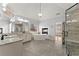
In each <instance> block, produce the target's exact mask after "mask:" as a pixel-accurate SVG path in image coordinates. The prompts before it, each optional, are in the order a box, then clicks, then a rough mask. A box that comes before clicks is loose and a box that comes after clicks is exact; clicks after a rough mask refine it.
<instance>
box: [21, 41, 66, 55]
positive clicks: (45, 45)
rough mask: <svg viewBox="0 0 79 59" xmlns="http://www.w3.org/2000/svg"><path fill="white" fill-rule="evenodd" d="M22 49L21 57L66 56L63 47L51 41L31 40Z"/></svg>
mask: <svg viewBox="0 0 79 59" xmlns="http://www.w3.org/2000/svg"><path fill="white" fill-rule="evenodd" d="M24 48H25V50H24V53H23V56H66V49H65V47H64V46H62V44H58V43H57V41H56V42H55V41H53V40H32V41H30V42H27V43H24Z"/></svg>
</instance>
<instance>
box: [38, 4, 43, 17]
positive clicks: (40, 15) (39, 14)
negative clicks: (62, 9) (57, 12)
mask: <svg viewBox="0 0 79 59" xmlns="http://www.w3.org/2000/svg"><path fill="white" fill-rule="evenodd" d="M38 16H39V17H42V12H41V3H40V12H39V13H38Z"/></svg>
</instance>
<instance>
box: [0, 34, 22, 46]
mask: <svg viewBox="0 0 79 59" xmlns="http://www.w3.org/2000/svg"><path fill="white" fill-rule="evenodd" d="M20 40H22V39H21V38H19V37H16V36H15V35H13V36H6V37H4V40H0V45H4V44H8V43H13V42H17V41H20Z"/></svg>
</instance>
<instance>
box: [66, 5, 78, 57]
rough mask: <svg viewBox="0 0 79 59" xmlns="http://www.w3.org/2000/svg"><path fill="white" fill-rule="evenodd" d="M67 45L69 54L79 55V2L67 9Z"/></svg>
mask: <svg viewBox="0 0 79 59" xmlns="http://www.w3.org/2000/svg"><path fill="white" fill-rule="evenodd" d="M65 45H66V52H67V55H70V56H78V55H79V4H75V5H73V6H72V7H70V8H69V9H67V10H66V21H65Z"/></svg>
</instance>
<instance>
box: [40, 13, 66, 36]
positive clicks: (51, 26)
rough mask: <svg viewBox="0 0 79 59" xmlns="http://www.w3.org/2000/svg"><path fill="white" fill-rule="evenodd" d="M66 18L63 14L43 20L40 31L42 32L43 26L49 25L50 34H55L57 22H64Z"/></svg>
mask: <svg viewBox="0 0 79 59" xmlns="http://www.w3.org/2000/svg"><path fill="white" fill-rule="evenodd" d="M64 20H65V16H64V14H63V15H61V16H58V17H55V18H53V19H50V20H49V19H48V20H44V21H41V22H40V24H39V29H40V32H41V33H42V31H41V29H42V28H43V27H47V28H48V35H51V36H54V35H55V27H56V23H57V22H64Z"/></svg>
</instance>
